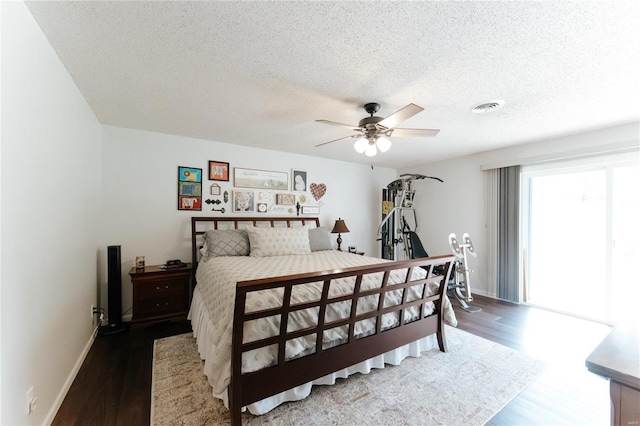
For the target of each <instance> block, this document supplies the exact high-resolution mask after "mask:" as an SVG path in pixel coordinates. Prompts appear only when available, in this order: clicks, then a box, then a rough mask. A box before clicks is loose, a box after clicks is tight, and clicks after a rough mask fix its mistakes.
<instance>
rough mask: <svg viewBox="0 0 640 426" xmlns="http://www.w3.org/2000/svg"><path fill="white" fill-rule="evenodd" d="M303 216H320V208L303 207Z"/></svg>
mask: <svg viewBox="0 0 640 426" xmlns="http://www.w3.org/2000/svg"><path fill="white" fill-rule="evenodd" d="M301 209H302V211H301V212H300V213H302V214H320V207H318V206H302V207H301Z"/></svg>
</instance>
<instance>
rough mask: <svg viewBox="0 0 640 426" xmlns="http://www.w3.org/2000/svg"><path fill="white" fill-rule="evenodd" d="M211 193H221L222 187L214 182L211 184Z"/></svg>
mask: <svg viewBox="0 0 640 426" xmlns="http://www.w3.org/2000/svg"><path fill="white" fill-rule="evenodd" d="M209 193H210V194H211V195H221V194H222V188H221V187H220V185H218V184H217V183H212V184H211V186H210V187H209Z"/></svg>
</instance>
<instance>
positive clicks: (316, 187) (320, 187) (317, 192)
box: [309, 183, 327, 201]
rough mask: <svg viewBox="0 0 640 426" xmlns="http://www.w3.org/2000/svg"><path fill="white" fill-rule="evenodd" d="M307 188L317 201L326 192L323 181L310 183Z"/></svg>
mask: <svg viewBox="0 0 640 426" xmlns="http://www.w3.org/2000/svg"><path fill="white" fill-rule="evenodd" d="M309 189H310V190H311V195H313V198H315V200H316V201H318V200H319V199H320V198H322V197H323V196H324V194H325V193H326V192H327V185H325V184H324V183H312V184H311V185H309Z"/></svg>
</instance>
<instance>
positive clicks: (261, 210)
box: [258, 203, 267, 213]
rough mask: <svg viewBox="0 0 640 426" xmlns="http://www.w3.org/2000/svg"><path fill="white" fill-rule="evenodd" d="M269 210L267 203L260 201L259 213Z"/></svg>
mask: <svg viewBox="0 0 640 426" xmlns="http://www.w3.org/2000/svg"><path fill="white" fill-rule="evenodd" d="M266 212H267V203H258V213H266Z"/></svg>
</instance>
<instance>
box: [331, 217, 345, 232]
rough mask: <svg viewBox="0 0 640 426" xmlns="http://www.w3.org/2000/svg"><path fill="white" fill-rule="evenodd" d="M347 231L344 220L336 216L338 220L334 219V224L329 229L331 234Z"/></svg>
mask: <svg viewBox="0 0 640 426" xmlns="http://www.w3.org/2000/svg"><path fill="white" fill-rule="evenodd" d="M347 232H349V228H347V225H346V224H345V223H344V220H342V219H340V218H338V220H336V223H335V225H333V229H332V230H331V233H332V234H344V233H347Z"/></svg>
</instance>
